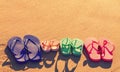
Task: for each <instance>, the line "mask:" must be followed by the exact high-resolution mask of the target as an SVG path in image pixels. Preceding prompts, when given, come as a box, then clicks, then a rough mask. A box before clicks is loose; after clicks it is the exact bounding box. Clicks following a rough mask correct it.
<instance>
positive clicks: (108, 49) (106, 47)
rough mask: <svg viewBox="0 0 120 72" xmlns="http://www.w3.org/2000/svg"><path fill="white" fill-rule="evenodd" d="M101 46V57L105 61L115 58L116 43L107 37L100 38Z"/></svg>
mask: <svg viewBox="0 0 120 72" xmlns="http://www.w3.org/2000/svg"><path fill="white" fill-rule="evenodd" d="M99 44H100V47H101V49H102V55H101V58H102V60H104V61H112V60H113V51H114V49H115V46H114V44H113V43H112V42H111V41H110V40H107V39H105V38H104V39H100V40H99Z"/></svg>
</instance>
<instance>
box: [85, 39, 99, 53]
mask: <svg viewBox="0 0 120 72" xmlns="http://www.w3.org/2000/svg"><path fill="white" fill-rule="evenodd" d="M94 43H95V44H98V42H96V41H92V43H90V44H89V45H88V46H87V47H86V48H89V47H90V46H91V45H92V48H91V49H90V51H89V53H91V52H92V50H93V49H94V50H96V51H97V53H98V54H99V53H100V52H99V50H98V49H96V48H95V47H94Z"/></svg>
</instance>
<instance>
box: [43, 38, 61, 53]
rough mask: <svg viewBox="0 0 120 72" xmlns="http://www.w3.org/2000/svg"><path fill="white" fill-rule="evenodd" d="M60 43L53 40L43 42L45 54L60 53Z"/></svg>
mask: <svg viewBox="0 0 120 72" xmlns="http://www.w3.org/2000/svg"><path fill="white" fill-rule="evenodd" d="M59 44H60V43H59V41H57V40H55V39H53V40H50V41H48V40H46V41H42V42H41V47H42V50H43V51H44V52H50V51H51V50H52V51H58V50H59Z"/></svg>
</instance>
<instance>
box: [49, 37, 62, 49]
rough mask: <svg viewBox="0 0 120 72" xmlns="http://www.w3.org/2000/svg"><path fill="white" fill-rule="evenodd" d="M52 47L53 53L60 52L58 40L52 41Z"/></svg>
mask: <svg viewBox="0 0 120 72" xmlns="http://www.w3.org/2000/svg"><path fill="white" fill-rule="evenodd" d="M50 42H51V43H50V45H51V50H52V51H58V50H59V47H60V42H59V41H58V40H56V39H53V40H51V41H50Z"/></svg>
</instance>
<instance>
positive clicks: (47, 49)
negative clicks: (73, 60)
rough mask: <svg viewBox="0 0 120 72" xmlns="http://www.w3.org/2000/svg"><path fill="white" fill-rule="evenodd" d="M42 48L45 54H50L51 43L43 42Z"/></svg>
mask: <svg viewBox="0 0 120 72" xmlns="http://www.w3.org/2000/svg"><path fill="white" fill-rule="evenodd" d="M41 48H42V50H43V51H44V52H50V50H51V47H50V41H47V40H46V41H42V42H41Z"/></svg>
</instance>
